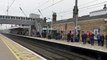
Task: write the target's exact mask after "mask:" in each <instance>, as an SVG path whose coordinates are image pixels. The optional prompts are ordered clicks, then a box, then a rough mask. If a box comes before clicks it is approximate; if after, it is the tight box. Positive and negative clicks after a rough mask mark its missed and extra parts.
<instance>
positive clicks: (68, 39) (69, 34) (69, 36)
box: [67, 31, 71, 42]
mask: <svg viewBox="0 0 107 60" xmlns="http://www.w3.org/2000/svg"><path fill="white" fill-rule="evenodd" d="M69 41H71V31H69V33H68V34H67V42H69Z"/></svg>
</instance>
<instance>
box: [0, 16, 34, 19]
mask: <svg viewBox="0 0 107 60" xmlns="http://www.w3.org/2000/svg"><path fill="white" fill-rule="evenodd" d="M0 19H14V20H35V19H34V18H28V17H17V16H3V15H1V16H0Z"/></svg>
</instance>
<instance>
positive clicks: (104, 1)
mask: <svg viewBox="0 0 107 60" xmlns="http://www.w3.org/2000/svg"><path fill="white" fill-rule="evenodd" d="M106 2H107V1H104V2H101V3H97V4H93V5H89V6H85V7H80V8H79V9H80V10H81V9H86V8H89V7H91V6H96V5H99V4H102V3H106ZM70 11H71V10H68V11H62V12H59V14H61V13H66V12H70Z"/></svg>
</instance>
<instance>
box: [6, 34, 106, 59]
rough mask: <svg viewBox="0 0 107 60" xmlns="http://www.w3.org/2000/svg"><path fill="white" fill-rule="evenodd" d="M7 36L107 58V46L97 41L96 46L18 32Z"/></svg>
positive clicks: (89, 55) (84, 54) (97, 57)
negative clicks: (98, 43) (99, 44)
mask: <svg viewBox="0 0 107 60" xmlns="http://www.w3.org/2000/svg"><path fill="white" fill-rule="evenodd" d="M4 35H6V36H11V37H17V38H23V39H27V40H32V41H33V42H36V43H40V44H44V45H47V46H50V47H55V48H56V49H61V50H63V51H69V52H73V53H76V54H79V56H87V57H91V58H94V59H96V60H105V59H106V60H107V58H106V57H107V48H106V47H105V46H104V47H102V46H98V45H97V44H96V43H95V45H94V46H92V45H90V44H88V43H87V44H83V43H82V42H67V41H66V40H55V39H47V38H38V37H31V36H24V35H16V34H4Z"/></svg>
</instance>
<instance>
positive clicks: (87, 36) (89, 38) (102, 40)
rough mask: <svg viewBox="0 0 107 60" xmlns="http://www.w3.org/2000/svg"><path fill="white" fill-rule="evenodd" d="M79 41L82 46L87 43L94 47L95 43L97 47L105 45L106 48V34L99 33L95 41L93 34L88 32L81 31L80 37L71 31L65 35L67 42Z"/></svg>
mask: <svg viewBox="0 0 107 60" xmlns="http://www.w3.org/2000/svg"><path fill="white" fill-rule="evenodd" d="M80 38H81V39H80ZM80 40H81V41H82V42H83V44H86V43H88V44H91V45H94V44H95V41H97V43H98V46H104V44H106V47H107V33H106V34H105V35H104V34H100V33H99V34H97V35H96V39H95V34H94V33H93V32H90V31H87V32H84V31H82V33H81V35H80V33H79V34H77V35H75V34H74V33H72V31H69V33H68V34H67V42H79V41H80Z"/></svg>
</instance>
